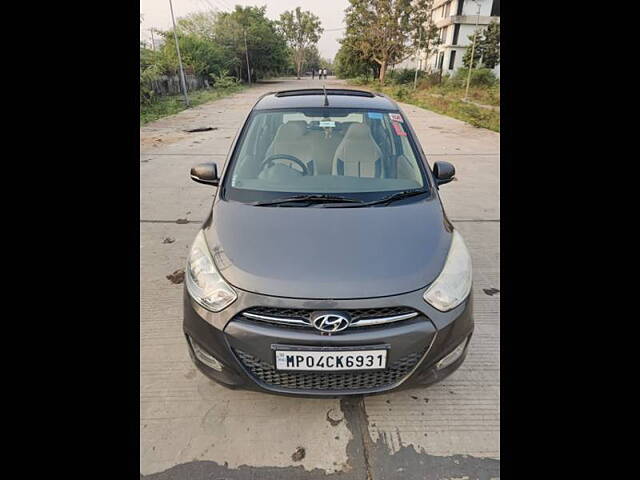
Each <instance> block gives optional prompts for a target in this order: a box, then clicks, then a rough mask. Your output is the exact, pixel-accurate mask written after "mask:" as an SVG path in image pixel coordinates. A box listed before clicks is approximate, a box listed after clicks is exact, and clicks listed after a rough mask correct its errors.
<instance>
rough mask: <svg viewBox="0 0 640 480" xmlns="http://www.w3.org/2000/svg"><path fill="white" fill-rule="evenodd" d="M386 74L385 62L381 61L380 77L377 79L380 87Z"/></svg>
mask: <svg viewBox="0 0 640 480" xmlns="http://www.w3.org/2000/svg"><path fill="white" fill-rule="evenodd" d="M386 73H387V61H386V60H383V61H382V63H381V64H380V76H379V77H378V80H379V81H380V85H384V76H385V75H386Z"/></svg>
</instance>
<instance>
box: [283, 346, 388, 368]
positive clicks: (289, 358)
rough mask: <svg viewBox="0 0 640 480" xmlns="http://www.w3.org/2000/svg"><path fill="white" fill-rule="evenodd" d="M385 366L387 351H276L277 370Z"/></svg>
mask: <svg viewBox="0 0 640 480" xmlns="http://www.w3.org/2000/svg"><path fill="white" fill-rule="evenodd" d="M386 366H387V350H386V349H385V350H321V351H317V350H315V351H314V350H276V369H277V370H312V371H327V372H335V371H344V370H380V369H384V368H386Z"/></svg>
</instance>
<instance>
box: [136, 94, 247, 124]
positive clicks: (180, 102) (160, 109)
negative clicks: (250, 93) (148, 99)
mask: <svg viewBox="0 0 640 480" xmlns="http://www.w3.org/2000/svg"><path fill="white" fill-rule="evenodd" d="M245 88H247V87H246V86H245V85H241V84H240V85H234V86H231V87H227V88H210V89H207V90H195V91H192V92H189V93H188V95H189V103H190V104H191V106H192V107H195V106H196V105H201V104H203V103H207V102H211V101H213V100H218V99H220V98H223V97H226V96H228V95H231V94H233V93H236V92H240V91H242V90H244V89H245ZM182 110H186V107H185V104H184V96H183V95H182V94H180V95H167V96H164V97H159V98H158V99H157V100H155V101H154V102H152V103H149V104H146V105H140V126H142V125H145V124H147V123H149V122H153V121H155V120H158V119H160V118H163V117H166V116H168V115H174V114H176V113H178V112H181V111H182Z"/></svg>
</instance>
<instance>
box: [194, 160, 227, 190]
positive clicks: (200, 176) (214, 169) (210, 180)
mask: <svg viewBox="0 0 640 480" xmlns="http://www.w3.org/2000/svg"><path fill="white" fill-rule="evenodd" d="M191 180H193V181H194V182H198V183H202V184H204V185H214V186H216V187H217V186H218V184H219V183H220V179H219V178H218V166H217V165H216V164H215V163H201V164H199V165H196V166H195V167H192V168H191Z"/></svg>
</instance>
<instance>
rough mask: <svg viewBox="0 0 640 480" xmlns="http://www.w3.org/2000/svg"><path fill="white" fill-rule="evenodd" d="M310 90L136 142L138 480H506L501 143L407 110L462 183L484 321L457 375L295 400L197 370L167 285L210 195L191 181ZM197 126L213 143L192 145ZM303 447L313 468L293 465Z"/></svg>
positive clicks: (212, 114) (462, 212)
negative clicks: (278, 107)
mask: <svg viewBox="0 0 640 480" xmlns="http://www.w3.org/2000/svg"><path fill="white" fill-rule="evenodd" d="M325 83H326V85H327V86H335V85H339V84H341V82H340V81H338V80H332V79H329V80H328V81H326V82H325ZM312 85H315V86H317V85H321V82H320V81H318V80H315V81H312V80H300V81H296V80H295V79H288V80H282V81H279V82H272V83H268V84H259V85H257V86H254V87H253V88H251V89H248V90H246V91H244V92H242V93H239V94H236V95H234V96H232V97H229V98H226V99H222V100H218V101H216V102H212V103H210V104H207V105H202V106H199V107H196V108H193V109H191V110H189V111H185V112H182V113H180V114H178V115H175V116H172V117H169V118H166V119H162V120H159V121H157V122H154V123H152V124H149V125H147V126H145V127H143V128H141V129H140V135H141V155H140V218H141V222H140V258H141V265H140V470H141V476H144V478H145V479H147V478H148V479H195V480H200V479H202V480H204V479H209V480H215V479H234V480H240V479H294V478H295V479H302V480H306V479H315V478H323V479H325V478H327V479H334V478H336V479H363V480H364V479H372V480H378V479H380V480H382V479H396V478H397V479H445V478H446V479H453V478H465V477H467V478H469V479H474V478H478V479H486V480H489V479H494V478H499V477H500V460H499V458H500V437H499V427H500V410H499V401H500V376H499V369H500V363H499V360H500V352H499V338H500V326H499V318H500V293H499V289H500V269H499V251H500V248H499V230H500V206H499V187H500V185H499V158H500V157H499V147H500V136H499V134H497V133H494V132H491V131H488V130H484V129H477V128H474V127H471V126H470V125H467V124H465V123H463V122H460V121H458V120H455V119H452V118H449V117H445V116H442V115H438V114H435V113H433V112H430V111H427V110H424V109H421V108H418V107H414V106H411V105H405V104H401V106H402V108H403V110H404V111H405V113H406V114H407V115H408V116H409V118H410V120H411V122H412V124H413V126H414V128H415V129H416V131H417V133H418V136H419V137H420V141H421V143H422V145H423V148H424V149H425V152H427V154H428V157H429V160H430V162H432V163H433V162H434V161H436V160H447V161H450V162H452V163H454V165H455V166H456V170H457V177H458V180H457V181H455V182H452V183H451V184H449V185H446V186H444V187H442V190H441V192H442V196H443V201H444V203H445V208H446V209H447V212H448V214H449V216H450V218H451V219H452V220H453V221H454V224H455V226H456V228H459V229H460V231H461V232H462V234H463V235H464V237H465V239H466V241H467V244H468V246H469V248H470V250H471V254H472V257H473V262H474V294H475V319H476V330H475V334H474V337H473V340H472V343H471V345H470V347H469V353H468V356H467V360H466V361H465V363H464V364H463V366H462V367H461V368H460V369H459V370H458V371H457V372H455V373H454V374H453V375H451V376H450V377H449V378H447V379H446V380H444V381H443V382H442V383H439V384H436V385H433V386H431V387H427V388H422V389H413V390H406V391H402V392H398V393H390V394H385V395H379V396H372V397H367V398H364V399H363V398H351V399H347V400H339V399H297V398H288V397H278V396H272V395H267V394H260V393H253V392H241V391H231V390H227V389H225V388H223V387H220V386H218V385H216V384H214V383H213V382H211V381H209V380H208V379H206V378H205V377H204V376H203V375H201V374H200V373H199V372H197V371H196V369H195V368H194V367H193V365H192V364H191V361H190V359H189V357H188V353H187V349H186V345H185V342H184V337H183V335H182V329H181V321H182V318H181V309H182V307H181V295H182V285H174V284H173V283H171V282H170V281H169V280H168V279H167V278H166V276H167V275H168V274H170V273H172V272H173V271H175V270H177V269H180V268H183V266H184V264H185V261H186V255H187V252H188V248H189V246H190V242H191V241H192V239H193V237H194V235H195V233H196V232H197V230H198V229H199V227H200V223H201V221H202V220H203V219H204V218H205V216H206V214H207V211H208V209H209V208H210V204H211V200H212V195H213V192H214V191H213V190H212V189H211V188H210V187H206V186H203V185H198V184H196V183H193V182H191V181H190V179H189V168H190V167H191V165H193V164H195V163H199V162H204V161H211V160H217V161H219V162H223V161H224V158H225V155H226V153H227V150H228V147H229V145H230V144H231V142H232V140H233V137H234V135H235V132H236V130H237V129H238V128H239V127H240V125H241V123H242V121H243V119H244V116H245V115H246V113H247V112H248V111H249V109H250V108H251V106H252V105H253V104H254V102H255V100H256V98H257V97H258V96H259V95H260V94H262V93H264V92H266V91H270V90H277V89H284V88H295V87H308V86H312ZM201 126H211V127H214V128H215V130H213V131H208V132H201V133H184V132H183V130H185V129H188V128H194V127H201ZM171 240H174V241H173V242H171ZM169 242H171V243H169ZM299 447H302V448H304V458H302V459H301V460H297V459H296V460H294V459H293V458H292V456H293V454H294V452H296V451H297V450H298V449H299Z"/></svg>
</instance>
